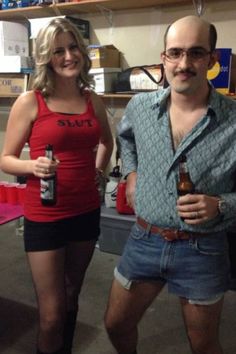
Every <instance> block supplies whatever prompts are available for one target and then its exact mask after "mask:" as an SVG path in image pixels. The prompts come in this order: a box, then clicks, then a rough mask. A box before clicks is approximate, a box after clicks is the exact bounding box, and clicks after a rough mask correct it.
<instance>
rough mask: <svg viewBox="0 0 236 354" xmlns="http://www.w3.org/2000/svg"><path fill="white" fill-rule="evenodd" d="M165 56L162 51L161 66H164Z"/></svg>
mask: <svg viewBox="0 0 236 354" xmlns="http://www.w3.org/2000/svg"><path fill="white" fill-rule="evenodd" d="M165 59H166V58H165V55H164V52H162V53H161V61H162V64H163V66H164V67H165V61H166V60H165Z"/></svg>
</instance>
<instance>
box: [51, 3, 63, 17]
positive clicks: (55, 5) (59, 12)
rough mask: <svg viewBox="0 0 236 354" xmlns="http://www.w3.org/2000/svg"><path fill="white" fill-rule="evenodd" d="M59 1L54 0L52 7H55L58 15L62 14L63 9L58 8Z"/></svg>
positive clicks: (54, 9)
mask: <svg viewBox="0 0 236 354" xmlns="http://www.w3.org/2000/svg"><path fill="white" fill-rule="evenodd" d="M57 4H58V2H57V1H56V0H53V2H52V5H51V8H52V9H53V11H54V12H55V14H56V16H62V13H61V11H60V10H59V9H58V7H57Z"/></svg>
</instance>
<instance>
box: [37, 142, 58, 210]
mask: <svg viewBox="0 0 236 354" xmlns="http://www.w3.org/2000/svg"><path fill="white" fill-rule="evenodd" d="M45 156H46V157H47V158H49V159H50V160H53V158H54V157H53V146H52V145H49V144H48V145H47V146H46V148H45ZM40 197H41V203H42V205H44V206H51V205H55V204H56V173H54V175H53V176H50V177H48V178H41V179H40Z"/></svg>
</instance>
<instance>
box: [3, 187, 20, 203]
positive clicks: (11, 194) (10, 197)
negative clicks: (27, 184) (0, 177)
mask: <svg viewBox="0 0 236 354" xmlns="http://www.w3.org/2000/svg"><path fill="white" fill-rule="evenodd" d="M17 185H18V184H17V183H8V184H6V185H5V189H6V197H7V203H8V204H14V205H15V204H18V193H17Z"/></svg>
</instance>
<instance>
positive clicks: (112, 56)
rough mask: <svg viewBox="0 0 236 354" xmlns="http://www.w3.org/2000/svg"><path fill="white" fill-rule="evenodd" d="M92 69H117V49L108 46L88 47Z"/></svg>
mask: <svg viewBox="0 0 236 354" xmlns="http://www.w3.org/2000/svg"><path fill="white" fill-rule="evenodd" d="M88 52H89V57H90V59H91V61H92V68H119V67H120V53H119V51H118V49H117V48H116V47H115V46H114V45H112V44H110V45H104V46H100V45H90V46H89V47H88Z"/></svg>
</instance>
